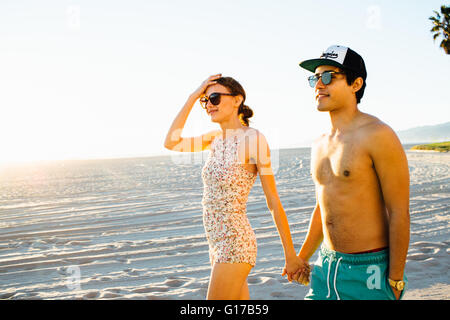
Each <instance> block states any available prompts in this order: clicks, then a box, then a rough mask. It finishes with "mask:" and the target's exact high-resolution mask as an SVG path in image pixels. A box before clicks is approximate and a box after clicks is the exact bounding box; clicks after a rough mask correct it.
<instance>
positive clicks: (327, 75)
mask: <svg viewBox="0 0 450 320" xmlns="http://www.w3.org/2000/svg"><path fill="white" fill-rule="evenodd" d="M333 74H345V73H344V72H337V71H324V72H322V73H317V74H315V75H312V76H310V77H308V81H309V85H310V86H311V88H314V87H315V86H316V84H317V82H318V81H319V79H320V78H322V83H323V84H324V85H327V84H330V83H331V79H332V78H333Z"/></svg>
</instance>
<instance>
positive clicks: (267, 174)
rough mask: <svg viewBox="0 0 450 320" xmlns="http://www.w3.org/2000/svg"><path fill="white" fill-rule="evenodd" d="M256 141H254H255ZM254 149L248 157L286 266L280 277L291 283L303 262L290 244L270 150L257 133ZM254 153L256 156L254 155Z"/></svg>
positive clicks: (263, 138) (287, 223) (287, 224)
mask: <svg viewBox="0 0 450 320" xmlns="http://www.w3.org/2000/svg"><path fill="white" fill-rule="evenodd" d="M255 140H256V141H255ZM253 142H254V143H255V142H256V146H257V147H256V148H251V149H252V150H253V152H252V151H250V153H249V154H250V156H251V157H252V158H253V159H255V160H256V161H255V162H256V166H257V168H258V173H259V177H260V180H261V185H262V187H263V190H264V194H265V195H266V201H267V207H268V208H269V211H270V213H271V214H272V218H273V220H274V222H275V225H276V227H277V230H278V234H279V236H280V239H281V243H282V245H283V250H284V257H285V260H286V265H285V268H284V270H283V274H282V276H284V275H285V274H287V275H288V280H289V281H291V280H292V279H291V275H292V274H294V273H295V272H297V271H298V270H299V269H301V268H304V267H305V266H304V263H303V261H302V260H301V259H300V258H299V257H297V254H296V252H295V248H294V244H293V242H292V237H291V232H290V229H289V222H288V219H287V216H286V213H285V211H284V209H283V206H282V204H281V201H280V198H279V196H278V191H277V187H276V182H275V178H274V175H273V172H272V165H271V161H270V149H269V146H268V144H267V141H266V139H265V137H264V136H263V135H262V134H260V133H259V132H257V136H256V139H253ZM255 152H256V154H255Z"/></svg>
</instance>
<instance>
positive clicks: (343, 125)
mask: <svg viewBox="0 0 450 320" xmlns="http://www.w3.org/2000/svg"><path fill="white" fill-rule="evenodd" d="M329 114H330V120H331V128H330V129H331V132H330V135H332V136H334V135H336V134H339V133H343V132H345V131H348V130H349V129H351V128H352V127H353V125H354V120H355V118H356V117H358V115H360V114H361V112H360V111H359V110H358V107H357V106H356V105H355V106H351V107H350V106H349V107H347V108H340V109H338V110H334V111H330V112H329Z"/></svg>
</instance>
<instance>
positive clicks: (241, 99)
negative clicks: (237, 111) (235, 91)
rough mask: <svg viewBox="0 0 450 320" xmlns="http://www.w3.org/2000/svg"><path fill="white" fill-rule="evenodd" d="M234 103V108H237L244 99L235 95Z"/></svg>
mask: <svg viewBox="0 0 450 320" xmlns="http://www.w3.org/2000/svg"><path fill="white" fill-rule="evenodd" d="M234 101H235V103H236V104H235V107H236V108H239V106H240V105H241V103H242V102H243V101H244V97H242V96H241V95H237V96H235V97H234Z"/></svg>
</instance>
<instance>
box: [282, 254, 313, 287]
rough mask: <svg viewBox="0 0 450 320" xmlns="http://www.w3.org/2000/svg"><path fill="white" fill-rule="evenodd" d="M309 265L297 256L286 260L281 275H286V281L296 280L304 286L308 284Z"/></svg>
mask: <svg viewBox="0 0 450 320" xmlns="http://www.w3.org/2000/svg"><path fill="white" fill-rule="evenodd" d="M310 272H311V267H310V266H309V264H308V262H305V261H304V260H303V259H301V258H300V257H298V256H295V257H293V258H291V259H288V260H286V264H285V266H284V268H283V273H282V274H281V276H282V277H283V276H285V275H287V277H288V281H289V282H291V281H296V282H298V283H300V284H302V285H304V286H307V285H308V284H309V275H310Z"/></svg>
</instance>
